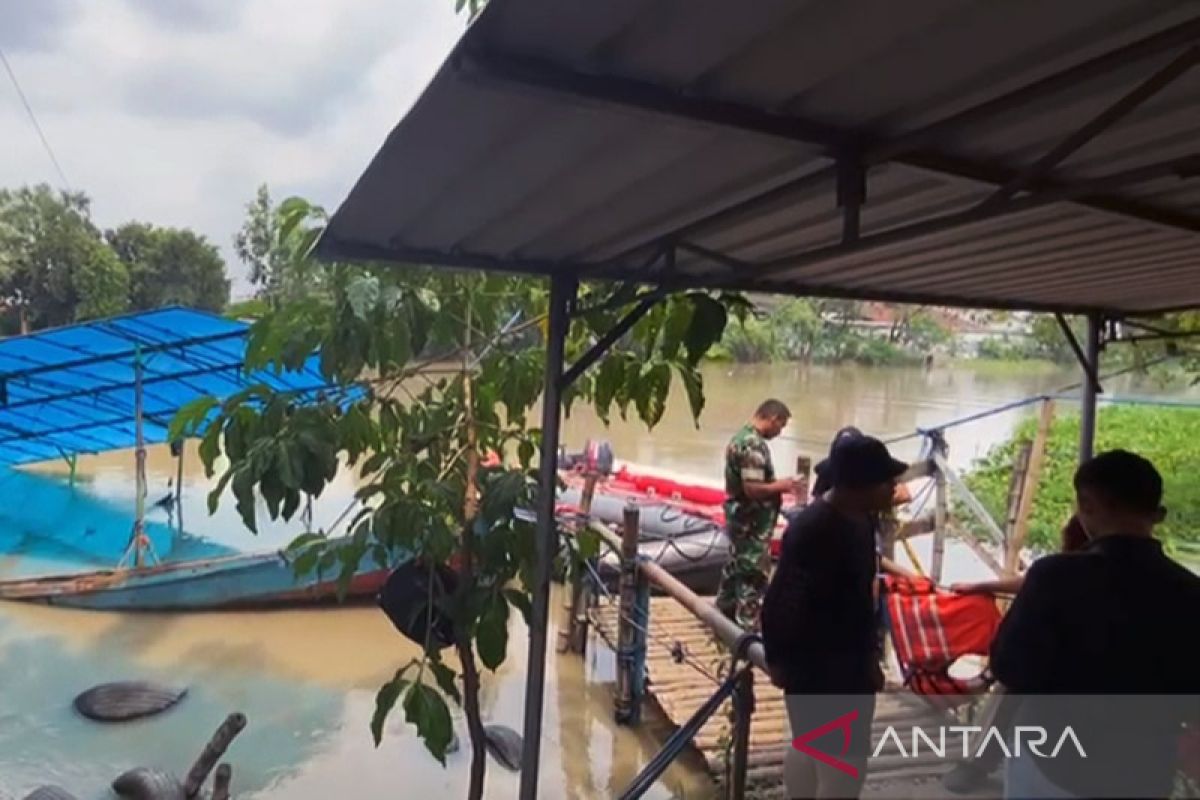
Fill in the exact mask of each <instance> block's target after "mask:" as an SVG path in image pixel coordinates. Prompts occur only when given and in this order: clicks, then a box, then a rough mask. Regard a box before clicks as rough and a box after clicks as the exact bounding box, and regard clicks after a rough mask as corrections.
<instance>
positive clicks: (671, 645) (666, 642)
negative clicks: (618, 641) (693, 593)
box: [583, 561, 721, 686]
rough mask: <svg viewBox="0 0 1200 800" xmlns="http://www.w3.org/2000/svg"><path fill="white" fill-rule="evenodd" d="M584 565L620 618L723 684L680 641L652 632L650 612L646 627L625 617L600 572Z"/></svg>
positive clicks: (681, 662)
mask: <svg viewBox="0 0 1200 800" xmlns="http://www.w3.org/2000/svg"><path fill="white" fill-rule="evenodd" d="M583 565H584V567H586V568H587V571H588V572H590V573H591V575H592V580H593V581H595V583H596V586H598V587H599V589H600V591H601V592H602V593H603V594H604V596H605V597H607V598H608V601H609V603H612V604H615V605H616V606H617V616H618V618H620V619H622V620H624V621H625V622H627V623H629V624H630V625H632V626H633V627H634V628H636V629H637V630H639V631H641V632H642V633H643V634H645V635H646V638H648V639H654V641H655V642H657V643H658V644H660V645H662V646H663V647H665V648H666V649H667V652H669V653H671V654H672V656H674V658H675V660H676V661H677V662H678V663H680V664H686V665H687V666H689V667H691V668H692V669H694V670H696V672H699V673H700V674H701V675H703V676H704V677H706V678H708V679H709V680H710V681H712V682H713V683H715V684H717V685H718V686H719V685H720V684H721V680H720V679H719V678H717V677H716V676H715V675H713V674H712V673H711V672H709V671H708V670H707V669H705V668H704V667H703V666H702V665H700V664H698V663H696V662H695V661H693V660H692V659H691V658H689V657H688V655H687V652H686V651H684V650H683V648H682V647H681V646H680V643H679V642H678V641H675V640H671V639H669V638H667V637H665V636H661V635H659V634H656V633H654V632H653V631H651V630H650V627H649V626H650V612H649V610H647V611H646V624H645V625H643V624H641V623H640V622H638V621H637V620H635V619H632V618H631V617H629V616H627V615H625V613H624V612H622V611H621V606H620V601H619V600H618V599H617V598H616V597H614V596H613V594H612V592H610V591H609V590H608V587H607V586H606V585H605V584H604V579H603V578H601V577H600V574H599V573H598V572H596V569H595V567H593V566H592V565H591V562H590V561H584V562H583Z"/></svg>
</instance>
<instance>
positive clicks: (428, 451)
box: [174, 198, 745, 796]
mask: <svg viewBox="0 0 1200 800" xmlns="http://www.w3.org/2000/svg"><path fill="white" fill-rule="evenodd" d="M260 211H262V210H261V209H260ZM253 213H254V214H256V215H257V216H258V217H259V218H260V220H261V219H267V218H268V217H274V218H275V219H276V220H277V223H275V224H276V225H277V228H278V231H279V232H278V235H273V236H272V237H271V241H272V242H274V243H275V244H279V243H281V242H282V243H285V245H286V247H285V249H286V252H287V259H288V260H289V261H290V264H291V267H290V268H295V269H296V270H297V271H303V272H306V273H310V274H316V275H318V277H319V282H318V285H319V286H320V287H321V291H319V292H308V293H306V294H304V295H303V296H301V297H295V298H291V299H289V300H287V301H286V302H276V303H275V304H273V306H272V307H271V309H270V310H267V311H266V312H265V313H264V314H263V315H262V316H261V317H260V318H259V319H258V321H257V322H256V323H255V324H254V325H253V328H252V332H251V336H250V339H249V342H248V345H247V353H246V357H247V366H248V367H250V368H273V369H276V370H287V369H295V368H297V367H298V366H300V365H301V364H302V363H303V362H304V360H305V359H306V358H307V357H308V356H309V354H310V353H313V352H316V353H318V354H319V363H320V369H321V372H322V374H323V375H324V377H325V378H326V379H327V380H329V381H330V382H331V384H332V385H333V386H334V388H333V389H332V390H331V391H330V392H329V393H327V395H326V396H325V397H324V398H323V399H322V400H321V401H320V402H317V403H313V404H309V405H298V404H296V403H295V402H294V399H293V398H292V397H290V396H288V395H286V394H279V393H276V392H273V391H272V390H270V389H269V388H268V387H265V386H258V387H254V388H252V389H249V390H247V391H245V392H243V393H241V394H240V395H237V396H235V397H233V398H230V399H229V400H227V401H226V402H224V403H223V404H221V405H220V406H217V405H216V402H215V401H214V400H211V399H210V400H207V401H201V402H198V403H197V404H194V405H193V406H191V407H189V408H187V409H184V410H183V411H181V413H180V415H179V417H178V418H177V419H176V421H175V425H174V433H175V434H202V441H201V446H200V455H201V457H202V458H203V460H204V463H205V466H206V469H207V470H208V472H209V474H210V475H215V474H216V473H217V471H218V469H220V471H221V474H220V476H219V481H218V484H217V486H216V488H215V490H214V491H213V493H212V496H211V497H210V503H211V504H212V505H214V506H215V504H216V503H218V502H220V499H221V498H222V497H223V496H224V495H225V493H226V492H228V493H229V494H231V495H232V496H233V498H234V501H235V502H236V504H237V509H238V511H239V512H240V514H241V516H242V518H243V520H244V521H245V523H246V524H247V526H248V527H250V529H251V530H254V529H255V528H256V526H257V522H258V515H259V513H261V512H260V504H259V503H260V500H259V499H260V498H261V503H262V505H264V506H265V511H266V513H267V514H269V515H270V516H271V517H272V518H276V517H283V518H284V519H290V518H291V517H292V516H293V515H294V514H295V513H296V511H297V509H299V508H300V507H301V506H302V501H303V499H304V498H305V497H306V496H307V497H315V496H319V495H320V494H321V493H322V491H323V490H324V489H325V488H326V486H327V485H328V483H329V481H331V480H332V479H333V477H334V475H335V474H337V472H338V470H339V466H340V465H343V464H344V465H346V466H348V467H349V468H352V469H354V470H355V471H356V472H357V473H358V477H359V480H360V486H361V488H360V489H359V491H358V494H357V497H358V499H359V500H360V501H361V502H362V507H361V509H360V510H359V511H358V512H357V515H356V516H355V517H354V518H353V520H352V522H351V523H350V525H349V527H348V529H347V535H345V536H341V537H335V536H330V535H327V534H315V535H308V536H304V537H301V538H300V539H298V540H296V541H295V542H294V543H293V545H292V546H291V548H290V552H291V554H292V556H293V557H294V558H295V567H296V570H297V571H298V572H300V573H309V572H313V571H318V572H321V573H323V574H328V575H334V574H336V575H337V576H338V578H339V581H340V583H341V585H342V586H345V585H346V582H347V581H349V580H350V578H351V577H352V576H353V575H354V574H355V571H356V569H358V568H359V567H360V565H361V564H363V563H368V564H379V565H393V564H396V563H398V562H400V561H404V560H409V559H411V560H412V563H416V564H419V565H420V567H421V569H427V570H429V575H430V586H431V595H432V598H431V599H432V603H431V605H430V608H434V607H436V608H440V609H444V610H445V612H446V613H447V614H449V616H450V618H451V619H452V620H453V627H454V630H455V632H456V635H457V637H458V640H459V641H458V645H457V646H458V649H459V660H460V663H461V664H462V670H463V672H462V675H461V676H457V675H456V673H455V672H454V671H453V669H452V668H451V667H450V666H449V665H448V664H446V663H444V662H443V660H442V658H441V656H440V654H439V650H438V647H437V646H436V645H435V644H434V643H433V642H432V641H427V642H425V648H424V654H423V656H422V658H421V659H419V660H417V661H414V662H413V663H411V664H408V665H405V666H403V667H401V668H400V670H398V671H397V673H396V676H395V678H394V679H393V680H392V681H390V682H389V683H388V684H387V685H385V686H384V687H383V688H382V689H381V690H380V692H379V695H378V697H377V710H376V715H375V719H374V721H373V730H374V732H375V735H376V738H377V739H378V738H379V736H380V735H381V732H382V730H383V720H384V719H385V718H386V716H387V714H388V713H389V712H390V711H391V709H392V708H393V707H394V706H395V705H396V704H397V703H402V704H403V707H404V711H405V715H406V719H407V720H408V721H409V722H410V723H412V724H413V725H414V726H415V727H416V729H417V732H418V734H419V735H420V736H421V737H422V738H423V739H424V741H425V744H426V746H427V747H428V748H429V750H430V751H431V752H432V753H433V755H434V756H435V757H437V758H439V759H441V758H443V757H444V753H445V746H446V744H447V743H448V741H449V739H448V736H447V730H448V719H449V716H448V712H447V710H446V705H445V699H444V698H445V696H446V695H449V696H451V697H452V698H455V699H457V698H458V697H459V696H460V695H459V692H458V688H457V678H458V677H461V678H462V683H463V692H462V694H461V698H462V702H463V705H464V709H465V711H466V714H467V719H468V724H469V726H470V728H471V733H472V737H471V738H472V743H473V745H474V747H475V759H476V761H475V762H473V772H472V796H479V794H478V792H481V791H482V780H483V778H482V769H483V766H482V765H483V761H482V758H483V750H482V726H481V724H480V723H479V711H478V695H477V692H478V679H477V676H476V675H475V672H474V671H475V669H476V657H477V658H478V661H479V662H481V663H482V664H483V666H484V667H486V668H488V669H496V668H497V667H499V665H500V664H502V663H503V661H504V659H505V655H506V652H507V646H508V640H507V631H508V627H507V623H508V620H509V618H510V616H511V615H512V612H513V609H514V608H515V610H516V611H517V612H518V613H522V614H526V613H528V609H529V607H530V597H529V594H528V590H529V587H530V586H531V585H532V570H533V569H534V562H535V551H536V548H535V544H534V531H533V527H532V525H531V524H529V523H527V522H523V521H522V517H521V516H520V515H517V514H515V513H514V511H515V509H518V508H526V509H528V508H532V506H533V502H534V494H535V490H536V484H535V472H534V468H535V459H536V458H537V455H538V452H539V446H540V441H541V432H540V431H539V430H537V429H536V428H532V427H530V420H529V414H530V412H531V410H532V409H533V408H534V405H535V404H536V403H537V401H538V400H539V398H540V396H541V393H542V387H543V369H544V365H545V353H546V335H547V333H546V310H547V305H548V292H547V287H546V286H545V285H544V283H542V282H540V281H537V280H533V279H528V278H523V277H514V276H508V275H493V274H478V273H455V272H448V271H444V270H430V269H427V268H421V267H405V268H398V267H394V266H391V267H375V266H370V265H367V266H354V265H348V264H331V265H324V264H320V263H318V262H316V261H315V260H314V259H312V258H311V249H312V246H313V243H314V242H315V241H316V239H317V236H318V235H319V234H320V232H321V230H322V229H323V225H324V222H325V214H324V212H323V211H322V210H321V209H319V208H317V207H314V206H311V205H309V204H307V203H305V202H304V201H303V200H300V199H298V198H292V199H289V200H287V201H285V202H284V203H283V204H281V206H280V207H279V208H277V209H270V210H269V212H264V213H259V212H253ZM258 224H259V223H258V222H257V221H256V222H255V223H254V225H252V226H249V227H248V228H247V230H251V229H253V230H256V231H258V230H259V227H258ZM247 240H249V237H247ZM259 241H260V243H261V242H265V241H267V239H261V240H259ZM273 246H274V245H273ZM275 263H276V264H279V263H282V262H281V261H277V262H275ZM641 298H642V295H640V294H639V293H638V290H637V289H636V288H635V287H629V286H625V287H620V288H616V289H614V288H612V287H609V286H598V287H596V286H587V287H584V288H582V289H581V290H580V293H579V297H578V300H577V302H576V306H575V311H574V314H573V319H572V323H571V325H570V329H569V335H568V338H567V343H566V350H567V355H568V360H569V361H572V360H574V359H577V358H579V357H580V356H581V355H582V354H583V353H584V352H585V351H586V350H587V349H588V348H589V347H591V346H592V345H594V344H595V343H596V342H597V341H598V340H599V338H600V337H601V336H602V335H604V334H605V333H606V332H607V331H608V330H610V329H611V327H612V326H613V325H614V324H615V323H616V322H617V320H618V318H619V316H620V315H621V314H623V313H625V312H626V311H627V310H628V309H629V308H631V307H632V306H634V305H635V304H636V303H637V302H639V301H640V300H641ZM744 308H745V303H744V301H742V300H741V299H740V297H737V296H730V295H713V294H708V293H704V292H692V293H687V294H682V295H678V296H673V297H670V298H667V299H665V300H663V301H660V302H659V303H658V304H657V305H655V306H654V307H653V309H652V310H651V311H650V312H649V313H648V314H647V315H646V316H645V317H644V318H643V319H641V320H640V321H639V322H638V323H637V324H636V325H634V326H633V328H632V329H631V330H630V331H629V333H628V334H627V335H626V336H625V337H623V338H622V340H621V341H620V342H618V344H617V345H616V346H615V347H614V348H613V349H612V350H611V351H610V352H609V353H608V354H607V355H606V356H604V357H603V358H602V359H601V360H600V361H599V362H598V363H597V364H596V365H595V366H594V367H593V368H592V369H590V370H589V371H587V372H586V373H585V374H584V375H583V376H581V377H580V378H579V379H578V380H577V381H576V382H575V383H574V384H573V385H572V386H570V387H569V388H567V389H566V390H565V392H564V396H563V402H564V404H565V405H566V406H567V408H568V409H569V408H570V406H571V405H572V404H575V403H587V404H590V405H591V406H593V407H594V408H595V409H596V411H597V413H598V414H599V415H600V417H601V418H602V419H604V420H608V419H609V418H610V416H611V415H612V414H613V413H614V411H615V413H617V414H619V415H621V417H622V418H626V417H628V416H629V415H631V414H632V415H633V416H636V417H637V418H638V419H640V420H642V421H644V422H645V424H646V425H648V426H650V427H653V426H654V425H655V424H656V423H657V422H658V421H659V420H660V419H661V417H662V414H663V411H664V409H665V407H666V399H667V396H668V393H669V392H670V391H671V390H672V388H676V387H677V388H680V389H682V390H683V391H684V392H685V394H686V396H687V398H688V400H689V403H690V406H691V409H692V413H693V414H694V415H695V416H696V417H697V418H698V417H699V414H700V412H701V410H702V408H703V404H704V392H703V382H702V377H701V374H700V372H699V371H698V369H697V367H698V365H699V363H700V361H701V359H703V358H704V356H705V354H706V353H707V352H708V350H709V349H710V348H711V347H712V346H713V344H714V343H716V342H717V341H718V340H719V339H720V338H721V336H722V333H723V331H724V328H725V325H726V321H727V319H728V317H729V314H730V312H731V311H734V312H738V313H740V312H741V311H743V310H744ZM221 456H224V457H225V459H226V461H225V462H224V463H225V464H226V466H224V467H219V465H220V464H221V463H222V462H221V461H220V457H221ZM451 566H453V567H455V568H456V569H457V574H458V575H459V580H458V584H457V587H456V588H452V589H451V588H448V587H447V586H446V585H445V582H444V581H442V580H440V578H438V576H440V575H442V570H445V569H447V568H448V567H451ZM476 770H478V774H476Z"/></svg>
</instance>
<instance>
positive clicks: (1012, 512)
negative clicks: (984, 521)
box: [1003, 442, 1033, 552]
mask: <svg viewBox="0 0 1200 800" xmlns="http://www.w3.org/2000/svg"><path fill="white" fill-rule="evenodd" d="M1032 450H1033V442H1022V443H1021V446H1020V447H1018V448H1017V452H1016V453H1015V454H1014V455H1013V468H1012V475H1011V477H1010V478H1009V481H1008V503H1007V505H1006V506H1005V508H1006V509H1007V513H1006V514H1005V516H1004V543H1003V549H1004V552H1008V546H1009V543H1010V542H1011V541H1012V536H1013V531H1014V530H1016V527H1017V514H1018V512H1019V511H1020V508H1021V498H1022V497H1024V496H1025V474H1026V473H1027V472H1028V471H1029V454H1030V452H1031V451H1032Z"/></svg>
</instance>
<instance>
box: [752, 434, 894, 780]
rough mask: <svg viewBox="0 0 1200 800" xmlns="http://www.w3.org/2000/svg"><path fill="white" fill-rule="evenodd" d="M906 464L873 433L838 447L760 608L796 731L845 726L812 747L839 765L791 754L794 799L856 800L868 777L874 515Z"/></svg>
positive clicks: (873, 687) (876, 670) (790, 533)
mask: <svg viewBox="0 0 1200 800" xmlns="http://www.w3.org/2000/svg"><path fill="white" fill-rule="evenodd" d="M906 468H907V465H906V464H904V463H902V462H900V461H897V460H895V459H893V458H892V457H891V455H890V454H889V453H888V451H887V448H886V447H885V446H884V445H883V443H881V442H880V441H878V440H877V439H873V438H871V437H868V436H852V437H846V438H845V439H843V440H841V441H839V442H837V443H836V444H835V446H834V448H833V450H832V452H831V453H830V457H829V460H828V467H827V472H826V476H827V478H828V480H829V482H830V485H831V486H832V488H831V489H830V490H829V491H828V492H827V493H826V494H824V495H823V496H822V497H819V498H817V499H816V500H814V501H813V502H812V504H810V505H809V506H808V507H807V508H806V509H805V510H804V511H803V512H801V513H800V514H799V515H797V516H796V517H795V518H793V519H792V521H791V523H790V524H789V525H788V529H787V531H786V532H785V533H784V535H783V549H782V553H781V555H780V559H779V565H778V567H777V568H776V571H775V575H774V577H773V578H772V580H771V584H770V586H769V587H768V588H767V592H766V596H765V598H764V602H763V608H762V631H763V643H764V645H765V647H766V653H767V662H768V665H769V667H770V669H771V677H772V680H773V681H774V682H775V683H776V684H777V685H779V686H780V687H782V688H783V689H784V691H785V692H786V693H787V695H788V697H787V709H788V720H789V722H790V724H791V728H792V735H793V736H794V737H798V738H799V737H803V735H804V734H806V733H809V732H810V731H814V730H817V729H820V728H822V726H826V725H828V724H829V723H832V722H835V721H836V720H839V719H845V720H847V722H846V725H845V727H844V728H843V729H842V730H843V732H844V731H847V730H848V731H849V743H848V745H847V747H846V748H845V749H844V750H842V749H840V748H839V743H841V742H842V741H843V740H842V738H841V734H839V732H838V731H837V730H834V729H830V731H831V732H830V735H829V739H827V740H824V739H821V738H814V739H813V740H812V744H811V747H812V748H813V749H816V750H819V751H821V752H822V753H829V755H832V756H834V757H835V758H836V759H837V760H838V762H840V763H841V765H842V766H841V767H835V766H831V765H830V764H829V762H828V760H825V759H822V760H818V759H815V758H814V757H812V756H810V755H807V754H805V753H804V752H802V751H801V750H798V749H795V748H793V749H792V750H789V752H788V755H787V758H786V759H785V760H784V780H785V783H786V785H787V789H788V796H789V797H821V798H824V797H857V796H858V794H859V791H860V790H861V788H862V781H863V779H864V778H865V777H866V760H867V755H868V754H869V752H870V751H869V748H870V731H871V721H872V718H873V716H874V711H875V692H876V691H878V690H879V689H880V688H882V678H883V676H882V673H881V671H880V666H879V652H878V642H879V640H878V637H877V636H876V616H875V608H874V604H873V599H872V594H873V586H874V582H875V578H876V568H875V567H876V561H875V535H874V525H873V516H874V515H875V514H876V513H878V512H880V511H884V510H886V509H888V508H890V507H891V503H892V497H893V492H894V490H895V485H896V479H897V478H898V477H899V476H900V475H901V474H903V472H904V471H905V469H906Z"/></svg>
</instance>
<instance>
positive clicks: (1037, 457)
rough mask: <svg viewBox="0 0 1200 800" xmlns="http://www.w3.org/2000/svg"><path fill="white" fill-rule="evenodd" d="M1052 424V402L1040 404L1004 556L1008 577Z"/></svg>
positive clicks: (1026, 526)
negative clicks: (1039, 411)
mask: <svg viewBox="0 0 1200 800" xmlns="http://www.w3.org/2000/svg"><path fill="white" fill-rule="evenodd" d="M1053 424H1054V401H1053V400H1045V401H1043V402H1042V414H1041V417H1039V418H1038V429H1037V436H1035V437H1034V439H1033V447H1032V449H1031V450H1030V453H1029V468H1028V470H1026V473H1025V489H1024V491H1023V492H1021V504H1020V507H1019V508H1018V510H1017V517H1016V520H1015V524H1014V525H1013V535H1012V538H1011V539H1010V540H1009V543H1008V551H1007V552H1006V553H1005V554H1004V567H1005V570H1006V571H1007V572H1008V573H1009V574H1010V575H1015V574H1016V573H1017V567H1018V565H1019V563H1020V559H1021V548H1022V547H1024V546H1025V538H1026V537H1027V536H1028V535H1029V517H1030V515H1031V514H1032V513H1033V500H1034V498H1035V497H1036V496H1037V489H1038V482H1039V481H1040V480H1041V477H1042V465H1043V464H1044V463H1045V460H1046V442H1047V440H1048V439H1049V438H1050V428H1051V426H1052V425H1053Z"/></svg>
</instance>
